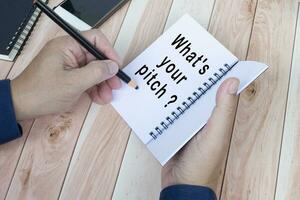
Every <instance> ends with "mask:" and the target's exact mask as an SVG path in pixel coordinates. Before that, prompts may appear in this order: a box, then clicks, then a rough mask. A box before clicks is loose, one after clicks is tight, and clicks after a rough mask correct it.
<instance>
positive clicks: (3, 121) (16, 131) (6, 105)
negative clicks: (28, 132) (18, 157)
mask: <svg viewBox="0 0 300 200" xmlns="http://www.w3.org/2000/svg"><path fill="white" fill-rule="evenodd" d="M21 136H22V128H21V126H20V125H19V124H18V123H17V120H16V115H15V111H14V106H13V101H12V96H11V89H10V80H3V81H0V144H4V143H7V142H9V141H11V140H14V139H16V138H19V137H21Z"/></svg>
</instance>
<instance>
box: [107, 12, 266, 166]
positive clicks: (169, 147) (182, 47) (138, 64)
mask: <svg viewBox="0 0 300 200" xmlns="http://www.w3.org/2000/svg"><path fill="white" fill-rule="evenodd" d="M266 69H267V66H266V65H265V64H262V63H258V62H251V61H239V60H238V58H237V57H235V56H234V55H233V54H232V53H231V52H229V51H228V50H227V49H226V48H225V47H224V46H223V45H221V44H220V43H219V42H218V41H217V40H216V39H215V38H214V37H213V36H212V35H210V34H209V33H208V32H207V31H206V30H205V29H204V28H202V27H201V26H200V25H199V24H198V23H197V22H196V21H195V20H194V19H193V18H191V17H190V16H188V15H185V16H183V17H182V18H181V19H180V20H179V21H178V22H177V23H176V24H175V25H173V26H172V27H171V28H170V29H169V30H167V31H166V32H165V33H164V34H163V35H162V36H161V37H160V38H158V39H157V40H156V41H155V42H154V43H153V44H152V45H151V46H150V47H149V48H147V49H146V50H145V51H144V52H143V53H142V54H141V55H140V56H138V57H137V58H136V59H135V60H133V61H132V62H131V63H130V64H129V65H128V66H127V67H125V68H124V72H126V73H127V74H128V75H129V76H130V77H132V78H133V79H134V80H135V81H136V82H137V83H138V85H139V89H138V90H134V89H132V88H130V87H128V86H127V85H125V84H123V87H122V88H121V89H120V90H118V91H114V93H113V95H114V100H113V102H112V105H113V107H114V108H115V109H116V110H117V111H118V112H119V113H120V115H121V116H122V117H123V118H124V120H125V121H126V122H127V123H128V125H129V126H130V127H131V128H132V129H133V131H134V132H135V133H136V134H137V136H138V137H139V138H140V139H141V140H142V142H143V143H144V144H145V145H146V146H147V148H148V149H149V150H150V151H151V152H152V153H153V155H154V156H155V157H156V159H157V160H158V161H159V162H160V163H161V164H162V165H164V164H165V163H166V162H167V161H168V160H169V159H170V158H171V157H172V156H173V155H174V154H175V153H176V152H177V151H178V150H180V149H181V148H182V147H183V146H184V145H185V144H186V143H187V142H188V141H189V140H190V139H191V138H192V137H193V136H194V135H195V134H196V133H197V132H198V131H199V130H200V129H201V128H202V127H203V126H204V125H205V124H206V122H207V121H208V119H209V117H210V115H211V112H212V110H213V108H214V106H215V97H216V93H217V89H218V87H219V86H220V84H221V83H222V82H223V81H224V80H226V79H227V78H230V77H236V78H238V79H240V82H241V83H240V88H239V93H240V92H241V91H242V90H243V89H244V88H245V87H247V86H248V85H249V84H250V83H251V82H252V81H253V80H255V79H256V78H257V77H258V76H259V75H260V74H261V73H263V72H264V71H265V70H266Z"/></svg>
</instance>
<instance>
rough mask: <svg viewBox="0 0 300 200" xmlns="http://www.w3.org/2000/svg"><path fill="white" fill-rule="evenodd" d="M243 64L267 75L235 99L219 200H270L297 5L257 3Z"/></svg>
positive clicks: (283, 112) (272, 191) (279, 140)
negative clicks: (256, 65)
mask: <svg viewBox="0 0 300 200" xmlns="http://www.w3.org/2000/svg"><path fill="white" fill-rule="evenodd" d="M258 2H259V3H258V7H257V11H256V17H255V22H254V27H253V33H252V37H251V42H250V48H249V52H248V57H247V58H248V59H250V60H259V61H262V62H264V63H267V64H268V65H269V66H270V69H269V70H268V71H267V72H266V73H264V74H263V76H261V77H260V78H259V79H258V80H257V81H255V83H254V84H252V85H251V86H250V87H248V89H247V90H246V91H245V92H244V93H243V94H242V95H241V98H240V102H239V109H238V112H237V120H236V123H235V128H234V132H233V137H232V142H231V147H230V154H229V158H228V163H227V170H226V175H225V180H224V186H223V188H224V189H223V192H222V199H258V200H259V199H263V200H266V199H273V198H274V195H275V186H276V176H277V168H278V160H279V152H280V145H281V137H282V131H283V123H284V116H285V107H286V100H287V93H288V83H289V75H290V68H291V61H292V50H293V39H292V38H294V33H295V26H296V17H297V2H296V1H294V0H287V1H269V0H259V1H258Z"/></svg>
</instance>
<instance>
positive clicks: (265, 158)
mask: <svg viewBox="0 0 300 200" xmlns="http://www.w3.org/2000/svg"><path fill="white" fill-rule="evenodd" d="M58 2H59V0H52V1H51V2H50V4H51V5H56V4H57V3H58ZM186 12H188V13H190V14H191V15H193V16H194V17H195V18H196V19H197V20H198V21H199V22H200V23H201V24H202V25H203V26H204V27H207V28H208V30H209V31H210V32H211V33H212V34H213V35H214V36H215V37H216V38H217V39H218V40H220V41H221V42H222V43H223V44H224V45H225V46H226V47H228V48H229V49H230V50H231V51H232V52H233V53H234V54H236V55H237V56H238V57H239V58H240V59H249V60H259V61H262V62H265V63H267V64H268V65H270V69H269V70H268V71H267V72H266V73H264V75H263V76H261V77H260V78H259V79H258V80H257V81H255V83H253V84H252V85H251V86H250V87H248V89H247V90H246V91H244V92H243V94H242V95H241V97H240V101H239V106H238V111H237V117H236V122H235V124H234V131H233V135H232V139H231V143H230V149H229V154H228V159H227V162H226V167H224V170H223V171H222V172H221V173H220V179H219V190H218V195H219V196H220V197H221V199H228V200H233V199H236V200H240V199H253V200H258V199H261V200H268V199H274V198H275V199H277V200H281V199H283V200H284V199H288V200H290V199H299V196H300V181H299V180H300V148H298V147H299V145H300V126H299V123H300V114H299V112H298V109H299V108H300V105H299V104H300V95H299V88H300V79H299V77H300V68H299V65H300V20H297V18H298V14H299V13H298V12H299V2H298V1H297V0H277V1H272V0H201V1H199V0H173V1H172V0H143V1H141V0H132V1H131V2H130V3H128V4H127V5H126V6H124V7H123V8H122V9H121V10H120V11H119V12H117V13H116V14H115V15H114V16H113V17H111V18H110V19H109V20H108V21H107V22H106V23H105V24H104V25H103V26H102V27H101V29H102V30H103V32H104V33H105V34H106V35H107V37H108V38H109V40H110V41H111V42H112V43H114V46H115V48H116V49H117V51H118V52H119V53H120V55H121V56H123V57H124V58H125V63H128V62H129V61H131V60H132V59H133V58H135V57H136V56H137V55H138V54H139V53H141V52H142V51H143V50H144V49H145V48H146V47H147V46H148V45H149V44H151V43H152V42H153V41H154V40H155V39H156V38H157V37H158V36H159V35H160V34H161V33H162V32H163V31H164V29H165V28H166V27H169V26H170V25H171V24H173V23H174V22H175V21H176V20H177V19H178V18H179V17H180V16H181V15H183V14H184V13H186ZM299 19H300V16H299ZM297 23H298V26H296V25H297ZM62 34H64V33H63V32H62V31H61V30H60V29H59V28H58V27H57V26H56V25H55V24H53V23H52V22H50V20H49V19H48V18H47V17H46V16H45V15H43V16H42V17H41V19H40V21H39V22H38V24H37V26H36V28H35V31H34V32H33V34H32V35H31V38H30V39H29V41H28V43H27V45H26V47H25V49H24V51H23V52H22V54H21V56H19V57H18V59H17V60H16V62H14V63H9V62H3V61H1V62H0V78H6V77H7V78H14V77H16V76H17V75H18V74H19V73H21V72H22V70H23V69H24V68H25V67H26V66H27V65H28V64H29V62H30V61H31V59H32V58H33V57H34V56H35V55H36V54H37V53H38V51H39V50H40V49H41V48H42V47H43V46H44V44H45V43H46V42H47V41H48V40H50V39H51V38H54V37H56V36H58V35H62ZM22 126H23V129H24V136H23V137H22V138H21V139H19V140H16V141H14V142H11V143H9V144H6V145H3V146H1V147H0V183H1V184H0V199H9V200H11V199H13V200H14V199H30V200H31V199H111V198H114V199H117V200H119V199H120V200H123V199H130V200H135V199H157V198H158V195H159V192H160V169H161V167H160V166H159V164H158V163H157V162H156V161H155V160H154V158H153V157H152V156H151V155H150V154H149V152H148V151H147V150H146V149H145V148H144V146H143V145H142V144H141V142H140V141H139V140H138V139H137V138H136V137H135V136H134V134H131V129H130V128H129V127H128V126H127V125H126V124H125V123H124V121H123V120H122V119H121V118H120V117H119V116H118V114H117V113H116V112H115V111H114V110H113V109H112V108H111V107H110V106H105V107H99V106H96V105H94V104H92V105H91V102H90V100H89V99H88V98H87V96H83V97H82V98H81V100H80V102H79V103H78V105H77V106H76V108H74V110H73V111H72V112H70V113H66V114H63V115H58V116H45V117H42V118H39V119H36V120H34V121H26V122H22ZM199 170H201V169H199Z"/></svg>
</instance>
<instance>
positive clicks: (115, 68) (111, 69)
mask: <svg viewBox="0 0 300 200" xmlns="http://www.w3.org/2000/svg"><path fill="white" fill-rule="evenodd" d="M108 70H109V73H110V74H111V75H115V74H116V73H117V72H118V71H119V66H118V65H117V63H115V62H112V61H109V63H108Z"/></svg>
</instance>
